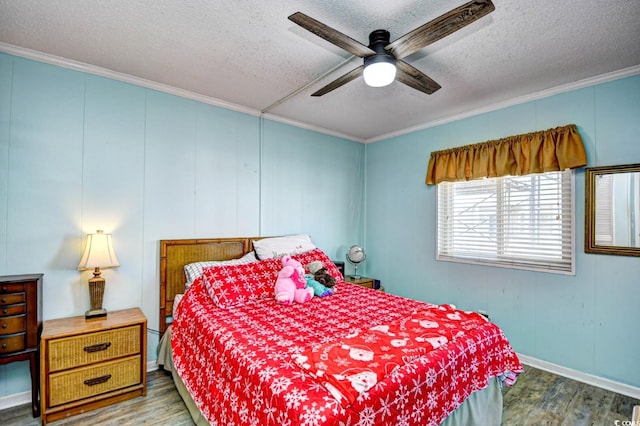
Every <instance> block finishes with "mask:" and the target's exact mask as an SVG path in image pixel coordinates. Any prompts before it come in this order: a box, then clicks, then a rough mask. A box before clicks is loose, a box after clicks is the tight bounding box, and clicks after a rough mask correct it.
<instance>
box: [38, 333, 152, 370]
mask: <svg viewBox="0 0 640 426" xmlns="http://www.w3.org/2000/svg"><path fill="white" fill-rule="evenodd" d="M140 328H141V327H140V326H138V325H135V326H130V327H124V328H116V329H113V330H108V331H101V332H96V333H88V334H83V335H79V336H72V337H66V338H62V339H52V340H50V341H49V342H48V344H49V347H48V349H47V350H48V352H49V371H51V372H54V371H60V370H65V369H67V368H74V367H80V366H83V365H87V364H91V363H94V362H100V361H105V360H109V359H113V358H118V357H122V356H126V355H132V354H137V353H140Z"/></svg>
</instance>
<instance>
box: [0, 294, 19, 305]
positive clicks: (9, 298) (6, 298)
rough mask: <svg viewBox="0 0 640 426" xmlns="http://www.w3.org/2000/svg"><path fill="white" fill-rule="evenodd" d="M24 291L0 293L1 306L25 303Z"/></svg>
mask: <svg viewBox="0 0 640 426" xmlns="http://www.w3.org/2000/svg"><path fill="white" fill-rule="evenodd" d="M24 301H25V299H24V293H9V294H2V295H0V306H5V305H15V304H16V303H24Z"/></svg>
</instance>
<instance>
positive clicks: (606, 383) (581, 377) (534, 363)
mask: <svg viewBox="0 0 640 426" xmlns="http://www.w3.org/2000/svg"><path fill="white" fill-rule="evenodd" d="M518 358H520V361H521V362H522V363H523V364H526V365H529V366H531V367H534V368H539V369H540V370H544V371H548V372H549V373H553V374H557V375H558V376H562V377H566V378H569V379H572V380H576V381H578V382H582V383H586V384H588V385H592V386H596V387H598V388H602V389H606V390H608V391H611V392H616V393H619V394H622V395H626V396H630V397H631V398H635V399H640V388H639V387H635V386H631V385H627V384H624V383H620V382H616V381H614V380H609V379H604V378H602V377H598V376H594V375H592V374H587V373H583V372H581V371H577V370H572V369H571V368H567V367H563V366H561V365H558V364H554V363H552V362H548V361H543V360H541V359H537V358H533V357H530V356H528V355H523V354H518Z"/></svg>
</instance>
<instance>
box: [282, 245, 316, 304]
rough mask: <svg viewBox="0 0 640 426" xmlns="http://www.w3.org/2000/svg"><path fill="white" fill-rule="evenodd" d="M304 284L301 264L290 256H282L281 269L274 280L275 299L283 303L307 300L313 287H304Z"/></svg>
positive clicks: (305, 283)
mask: <svg viewBox="0 0 640 426" xmlns="http://www.w3.org/2000/svg"><path fill="white" fill-rule="evenodd" d="M306 285H307V280H306V278H305V277H304V268H303V267H302V264H301V263H300V262H298V261H297V260H294V259H292V258H291V256H284V257H283V258H282V269H281V270H280V272H278V279H277V280H276V286H275V296H276V301H277V302H278V303H283V304H289V303H293V302H298V303H304V302H308V301H309V300H311V298H312V297H313V289H312V288H310V287H309V288H305V287H306Z"/></svg>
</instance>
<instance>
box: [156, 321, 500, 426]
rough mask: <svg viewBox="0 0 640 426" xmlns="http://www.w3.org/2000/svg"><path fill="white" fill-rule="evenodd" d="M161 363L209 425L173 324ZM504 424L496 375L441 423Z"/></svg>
mask: <svg viewBox="0 0 640 426" xmlns="http://www.w3.org/2000/svg"><path fill="white" fill-rule="evenodd" d="M158 366H159V367H160V368H162V369H164V370H165V371H168V372H171V376H172V377H173V382H174V384H175V386H176V389H177V391H178V393H179V394H180V396H181V397H182V400H183V401H184V404H185V405H186V406H187V409H188V410H189V413H190V414H191V418H192V419H193V422H194V423H195V424H196V425H198V426H205V425H208V424H209V423H208V422H207V420H206V419H205V418H204V416H203V415H202V413H201V412H200V410H199V409H198V406H197V405H196V403H195V402H194V401H193V399H192V398H191V395H190V394H189V391H187V388H186V387H185V385H184V383H182V380H181V379H180V376H179V375H178V373H177V372H176V371H175V369H174V367H173V360H172V355H171V326H169V328H168V329H167V331H166V332H165V333H164V335H163V336H162V339H160V343H159V344H158ZM501 423H502V390H501V388H500V383H499V380H498V379H497V378H493V379H492V380H490V381H489V386H487V387H486V388H485V389H483V390H481V391H477V392H474V393H472V394H471V395H470V396H469V398H467V399H466V400H465V401H464V402H463V403H462V405H460V406H459V407H458V408H457V409H456V410H455V411H454V412H453V413H451V414H450V415H449V417H447V418H446V419H445V420H444V421H443V422H442V423H441V426H468V425H483V426H484V425H486V426H492V425H495V426H500V424H501Z"/></svg>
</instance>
